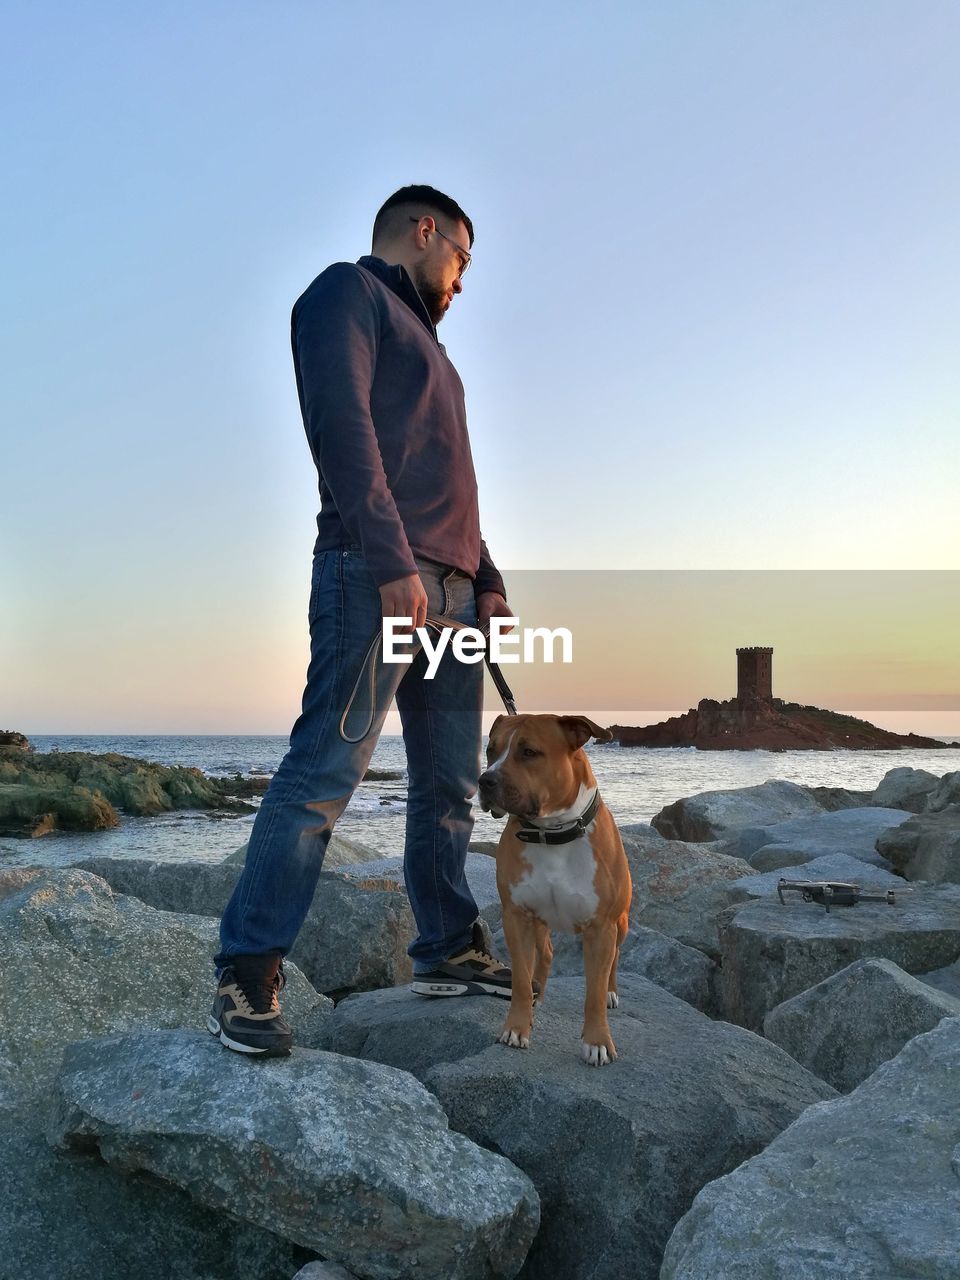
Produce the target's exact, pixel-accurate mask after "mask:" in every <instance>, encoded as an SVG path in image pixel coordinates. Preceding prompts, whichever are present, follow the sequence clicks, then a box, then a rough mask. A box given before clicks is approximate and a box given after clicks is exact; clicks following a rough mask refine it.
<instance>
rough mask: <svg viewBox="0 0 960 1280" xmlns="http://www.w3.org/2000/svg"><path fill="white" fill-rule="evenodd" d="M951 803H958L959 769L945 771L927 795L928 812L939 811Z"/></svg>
mask: <svg viewBox="0 0 960 1280" xmlns="http://www.w3.org/2000/svg"><path fill="white" fill-rule="evenodd" d="M951 805H960V769H955V770H954V771H953V773H945V774H944V775H943V777H942V778H941V779H940V781H939V782H938V783H937V785H936V787H935V788H934V789H933V791H931V792H930V794H929V795H928V796H927V812H928V813H940V812H941V811H942V810H944V809H949V808H950V806H951Z"/></svg>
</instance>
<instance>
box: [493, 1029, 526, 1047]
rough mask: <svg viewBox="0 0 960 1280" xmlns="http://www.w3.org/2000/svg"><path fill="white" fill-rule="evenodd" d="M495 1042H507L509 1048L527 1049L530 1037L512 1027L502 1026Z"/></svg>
mask: <svg viewBox="0 0 960 1280" xmlns="http://www.w3.org/2000/svg"><path fill="white" fill-rule="evenodd" d="M497 1043H498V1044H508V1045H509V1046H510V1048H511V1049H529V1048H530V1037H529V1035H526V1036H525V1035H523V1034H521V1032H519V1031H514V1030H513V1028H512V1027H504V1028H503V1030H502V1031H501V1032H500V1035H499V1037H498V1038H497Z"/></svg>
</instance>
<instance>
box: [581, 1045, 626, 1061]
mask: <svg viewBox="0 0 960 1280" xmlns="http://www.w3.org/2000/svg"><path fill="white" fill-rule="evenodd" d="M616 1056H617V1051H616V1049H615V1048H614V1047H613V1041H612V1040H611V1041H610V1042H609V1044H590V1043H589V1042H588V1041H586V1040H581V1041H580V1057H581V1059H582V1060H583V1061H584V1062H585V1063H586V1064H587V1066H588V1067H606V1066H608V1065H609V1064H610V1063H611V1062H613V1061H614V1060H615V1058H616Z"/></svg>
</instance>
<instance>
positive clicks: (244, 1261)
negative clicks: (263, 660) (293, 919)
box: [0, 867, 332, 1280]
mask: <svg viewBox="0 0 960 1280" xmlns="http://www.w3.org/2000/svg"><path fill="white" fill-rule="evenodd" d="M215 942H216V925H215V923H214V922H213V921H212V920H203V919H200V918H199V917H197V916H192V915H173V914H168V913H165V912H161V911H155V910H153V909H152V908H150V907H148V906H145V905H144V904H143V903H142V902H140V901H138V900H136V899H134V898H128V897H123V896H121V895H119V894H116V893H114V892H113V891H112V890H111V888H110V886H109V885H107V884H106V883H105V882H104V881H103V880H101V879H99V878H98V877H96V876H94V875H91V874H90V873H89V872H85V871H79V870H77V869H75V868H73V869H66V870H61V869H42V868H36V867H33V868H9V869H6V870H3V871H0V967H2V970H3V972H4V973H5V974H6V975H7V980H6V981H5V982H3V983H2V984H0V1258H2V1259H3V1264H2V1267H0V1271H3V1274H5V1275H10V1276H23V1277H27V1276H29V1277H30V1280H63V1278H64V1277H66V1276H69V1277H71V1280H156V1276H157V1275H158V1265H159V1266H161V1269H162V1274H163V1276H164V1278H165V1280H198V1277H201V1276H202V1277H204V1280H287V1277H289V1276H290V1275H291V1274H292V1272H293V1271H294V1270H295V1268H296V1267H297V1266H298V1265H300V1263H302V1262H304V1261H306V1260H307V1258H308V1257H309V1255H308V1254H307V1253H306V1252H305V1251H304V1250H303V1249H301V1248H300V1247H299V1246H295V1245H292V1244H289V1243H287V1242H285V1241H282V1240H280V1239H279V1237H277V1236H276V1235H274V1234H273V1233H272V1232H270V1231H267V1230H264V1229H263V1228H261V1227H256V1226H253V1225H250V1224H243V1223H234V1224H232V1228H231V1230H230V1231H229V1232H227V1231H224V1230H223V1221H222V1217H221V1216H220V1215H218V1214H215V1213H211V1212H210V1211H209V1210H206V1209H202V1208H201V1207H199V1206H198V1205H196V1204H194V1203H193V1202H192V1201H191V1200H190V1199H189V1197H187V1196H186V1195H185V1194H184V1193H183V1192H181V1191H177V1190H175V1189H174V1188H173V1187H165V1186H161V1185H159V1184H152V1183H150V1182H148V1181H146V1180H144V1179H142V1178H127V1177H124V1176H122V1175H121V1174H119V1173H117V1172H116V1171H114V1170H106V1169H103V1168H102V1167H100V1168H94V1167H91V1164H90V1162H89V1161H78V1160H76V1159H74V1158H70V1157H61V1156H58V1155H56V1154H55V1153H54V1152H53V1151H51V1150H50V1148H49V1147H48V1145H47V1143H46V1142H45V1141H44V1138H43V1126H44V1123H45V1120H46V1112H47V1107H48V1098H49V1092H50V1089H51V1086H52V1083H53V1080H54V1078H55V1076H56V1073H57V1070H58V1068H59V1065H60V1060H61V1055H62V1052H63V1048H64V1045H65V1044H67V1043H68V1042H69V1041H71V1040H75V1039H77V1038H78V1037H83V1036H88V1035H94V1036H95V1035H104V1034H108V1033H110V1032H115V1031H128V1030H133V1029H135V1028H143V1029H153V1028H159V1027H167V1028H176V1027H193V1028H202V1027H203V1026H204V1025H205V1022H206V1017H207V1013H208V1011H209V1008H210V1002H211V1000H212V997H213V987H214V981H213V977H214V975H213V966H212V963H211V956H212V955H213V951H214V946H215ZM287 977H288V985H287V987H286V990H285V992H284V1004H285V1008H286V1009H287V1011H288V1012H289V1014H290V1016H291V1019H292V1020H294V1021H295V1022H298V1021H300V1020H308V1021H312V1022H313V1023H314V1024H316V1023H318V1022H319V1020H320V1018H318V1010H319V1009H322V1010H323V1014H322V1015H321V1016H326V1014H327V1013H328V1012H329V1010H330V1009H331V1008H332V1004H331V1002H330V1001H328V1000H324V999H323V998H322V997H320V996H318V995H317V993H316V992H315V991H314V990H313V989H312V988H311V987H310V986H309V984H308V983H307V982H306V980H305V979H304V977H303V976H302V974H300V972H299V971H298V970H296V969H295V968H294V967H293V966H289V967H288V969H287ZM202 1034H206V1033H202ZM208 1038H209V1037H208ZM210 1043H211V1046H213V1047H214V1048H216V1049H217V1051H218V1052H219V1053H221V1054H222V1055H224V1056H226V1054H227V1051H226V1050H225V1049H222V1048H220V1047H219V1046H217V1045H215V1043H214V1041H213V1040H212V1038H210Z"/></svg>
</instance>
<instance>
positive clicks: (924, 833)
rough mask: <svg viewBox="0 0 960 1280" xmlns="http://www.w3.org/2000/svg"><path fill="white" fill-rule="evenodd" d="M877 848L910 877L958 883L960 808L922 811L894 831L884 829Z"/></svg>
mask: <svg viewBox="0 0 960 1280" xmlns="http://www.w3.org/2000/svg"><path fill="white" fill-rule="evenodd" d="M948 776H949V775H948ZM877 850H878V852H879V853H880V854H881V855H882V856H883V857H885V858H888V859H889V860H890V863H891V865H892V866H893V867H894V869H895V870H896V871H899V873H900V874H901V875H902V876H904V877H905V878H906V879H907V880H929V881H933V882H935V883H938V884H939V883H942V882H943V881H949V882H951V883H952V884H957V883H958V882H960V808H950V809H944V810H943V811H942V812H939V813H922V814H919V815H918V816H917V817H915V818H911V819H910V820H909V822H904V823H903V825H902V826H899V827H895V828H894V829H893V830H892V831H884V832H883V833H882V834H881V835H880V836H879V837H878V838H877Z"/></svg>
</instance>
